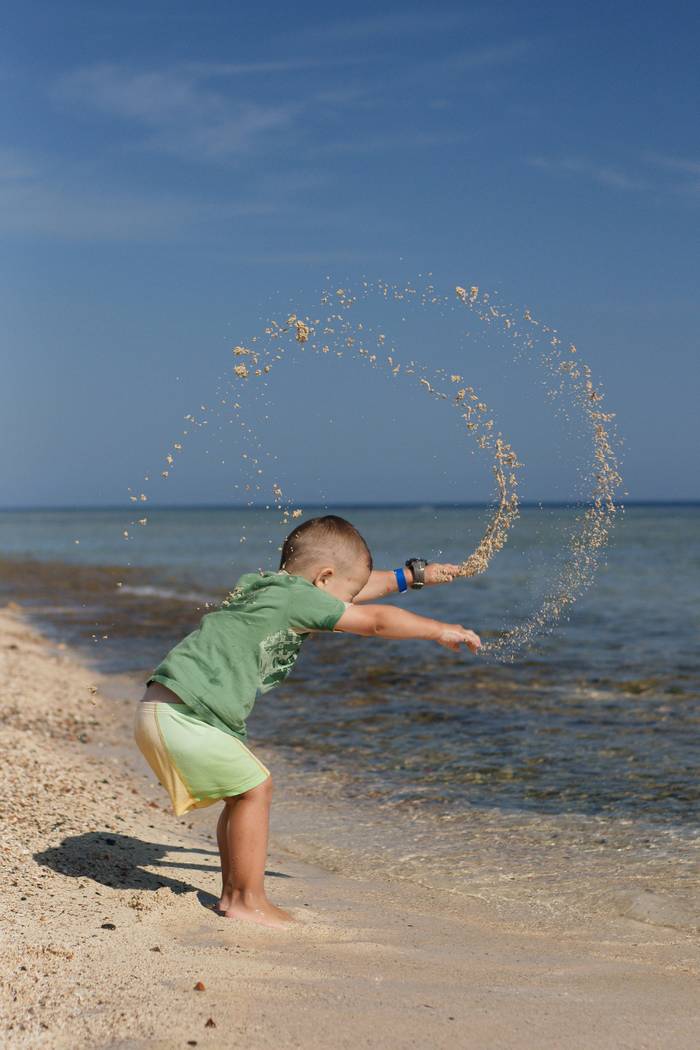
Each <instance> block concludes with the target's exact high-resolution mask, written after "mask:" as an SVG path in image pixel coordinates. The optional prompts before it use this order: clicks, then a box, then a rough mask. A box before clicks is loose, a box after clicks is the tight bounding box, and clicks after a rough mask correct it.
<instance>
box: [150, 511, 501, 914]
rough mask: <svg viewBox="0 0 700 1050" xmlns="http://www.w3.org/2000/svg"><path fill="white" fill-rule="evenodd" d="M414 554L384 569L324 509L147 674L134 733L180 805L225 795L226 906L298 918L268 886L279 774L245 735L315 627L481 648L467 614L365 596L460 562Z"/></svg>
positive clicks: (450, 569) (440, 576)
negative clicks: (426, 612) (429, 612)
mask: <svg viewBox="0 0 700 1050" xmlns="http://www.w3.org/2000/svg"><path fill="white" fill-rule="evenodd" d="M406 566H407V570H406V571H404V570H403V569H396V570H393V571H389V572H382V571H377V570H373V564H372V555H371V553H370V550H369V547H368V546H367V544H366V542H365V541H364V539H363V538H362V536H361V535H360V533H359V532H358V531H357V529H356V528H355V527H354V526H353V525H351V524H350V522H349V521H346V520H345V519H344V518H339V517H336V516H335V515H332V514H329V515H326V516H325V517H321V518H312V519H310V520H309V521H306V522H304V523H302V524H301V525H299V526H297V528H295V529H294V530H293V531H292V532H291V533H290V534H289V536H288V537H287V539H286V540H285V542H284V546H283V548H282V556H281V558H280V568H279V570H278V571H277V572H272V571H268V572H260V573H253V572H249V573H245V574H244V575H243V576H241V577H240V579H239V580H238V583H237V585H236V587H235V588H234V590H233V591H232V592H231V593H230V594H229V596H228V598H227V599H226V600H225V601H224V602H223V603H222V608H221V609H219V610H217V611H215V612H210V613H207V614H206V615H204V616H203V617H202V619H201V621H200V625H199V627H198V628H197V629H196V630H195V631H193V632H192V633H191V634H189V635H187V636H186V637H185V638H183V639H182V641H181V642H179V643H178V644H177V645H176V646H175V647H174V648H173V649H171V650H170V652H169V653H168V654H167V656H166V657H165V658H164V659H163V660H162V661H161V663H160V664H159V665H158V666H157V667H156V668H155V670H154V671H153V673H152V674H151V675H150V676H149V678H148V679H147V683H146V692H145V693H144V696H143V699H142V700H141V702H140V703H139V704H138V705H137V711H136V716H135V721H134V738H135V740H136V743H137V744H138V746H139V748H140V750H141V751H142V753H143V755H144V756H145V758H146V760H147V761H148V763H149V765H150V766H151V768H152V769H153V771H154V773H155V774H156V776H157V777H158V780H159V781H160V783H161V784H162V785H163V787H165V788H166V790H167V791H168V793H169V794H170V798H171V801H172V804H173V810H174V812H175V814H176V816H181V815H182V814H183V813H186V812H187V811H188V810H189V809H193V808H199V807H202V806H209V805H211V804H212V803H214V802H217V801H222V802H223V803H224V808H223V810H222V811H221V815H220V816H219V821H218V824H217V828H216V834H217V842H218V846H219V854H220V857H221V880H222V889H221V897H220V899H219V902H218V904H217V905H216V910H218V912H219V913H220V914H221V915H224V916H226V917H227V918H235V919H246V920H249V921H252V922H257V923H261V924H262V925H264V926H283V925H286V924H287V923H289V922H293V921H294V920H293V918H292V916H291V915H290V914H289V913H288V912H285V911H283V910H282V909H281V908H277V907H275V906H274V905H273V904H272V903H271V902H270V901H269V900H268V899H267V896H266V894H265V888H264V875H265V860H266V857H267V837H268V824H269V813H270V800H271V792H272V781H271V779H270V773H269V770H268V769H267V768H266V767H265V766H264V765H263V764H262V762H260V761H259V759H257V758H256V757H255V755H254V754H253V753H252V751H249V750H248V748H247V747H246V745H245V743H244V740H245V739H246V726H245V719H246V717H247V715H248V714H249V712H250V710H251V708H252V706H253V703H254V702H255V697H256V693H257V692H261V693H265V692H267V691H268V690H269V689H272V688H273V686H275V685H277V684H278V682H280V681H281V680H282V679H283V678H285V677H286V676H287V674H288V673H289V671H290V670H291V668H292V666H293V664H294V662H295V660H296V658H297V656H298V654H299V650H300V648H301V645H302V642H303V641H304V639H305V638H306V637H308V635H309V634H310V633H311V632H313V631H346V632H349V633H350V634H358V635H361V636H362V637H370V638H372V637H379V638H424V639H427V640H430V641H435V642H437V643H438V644H439V645H443V646H445V648H447V649H453V650H455V651H457V650H459V647H460V645H461V644H462V643H463V642H464V643H465V644H466V645H467V646H468V647H469V649H471V651H472V652H474V653H475V652H477V650H478V649H479V646H480V645H481V641H480V639H479V637H478V635H476V634H474V632H473V631H469V630H467V629H466V628H464V627H462V626H461V625H460V624H449V623H441V622H440V621H439V620H431V619H429V618H428V617H425V616H417V615H416V614H414V613H411V612H408V611H407V610H405V609H397V608H395V607H394V606H389V605H363V604H361V603H364V602H371V601H372V600H373V599H375V598H382V597H384V596H385V595H387V594H390V593H392V592H395V591H397V590H400V591H402V592H403V591H405V590H406V589H407V586H408V585H410V586H412V587H416V588H417V587H421V586H423V585H424V584H434V583H442V582H445V583H447V582H449V581H450V580H452V578H453V576H454V575H456V574H457V573H458V571H459V566H458V565H440V564H437V563H432V564H430V565H428V564H427V563H426V562H425V561H424V560H423V559H420V558H413V559H410V560H409V561H407V562H406Z"/></svg>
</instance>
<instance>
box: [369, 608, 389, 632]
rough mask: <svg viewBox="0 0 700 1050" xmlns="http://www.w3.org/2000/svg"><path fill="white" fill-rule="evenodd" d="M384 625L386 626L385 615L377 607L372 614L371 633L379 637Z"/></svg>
mask: <svg viewBox="0 0 700 1050" xmlns="http://www.w3.org/2000/svg"><path fill="white" fill-rule="evenodd" d="M385 627H386V616H385V615H384V610H383V609H381V608H379V609H377V610H376V612H374V614H373V616H372V635H373V636H374V637H375V638H376V637H381V634H382V632H383V630H384V628H385Z"/></svg>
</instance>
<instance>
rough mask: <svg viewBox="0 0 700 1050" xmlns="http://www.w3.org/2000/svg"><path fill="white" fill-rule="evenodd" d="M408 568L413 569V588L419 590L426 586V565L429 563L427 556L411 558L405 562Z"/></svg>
mask: <svg viewBox="0 0 700 1050" xmlns="http://www.w3.org/2000/svg"><path fill="white" fill-rule="evenodd" d="M404 564H405V565H406V568H407V569H410V570H411V574H412V576H413V583H412V584H411V589H412V590H414V591H419V590H420V588H421V587H424V586H425V567H426V565H427V564H428V563H427V561H426V560H425V558H409V559H408V561H406V562H405V563H404Z"/></svg>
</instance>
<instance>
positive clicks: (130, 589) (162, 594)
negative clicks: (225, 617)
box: [117, 583, 220, 605]
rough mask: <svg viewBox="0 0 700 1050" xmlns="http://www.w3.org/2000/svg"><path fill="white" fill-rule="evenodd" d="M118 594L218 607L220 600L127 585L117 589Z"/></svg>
mask: <svg viewBox="0 0 700 1050" xmlns="http://www.w3.org/2000/svg"><path fill="white" fill-rule="evenodd" d="M117 590H118V592H119V593H120V594H136V595H138V596H139V597H141V598H167V599H169V600H172V599H174V600H175V601H177V602H197V603H198V604H200V605H219V604H220V600H219V599H218V598H216V597H214V596H213V595H211V594H198V593H197V591H174V590H171V589H170V588H169V587H152V586H150V585H144V586H142V587H139V586H136V585H133V586H132V585H131V584H128V583H124V584H122V586H121V587H117Z"/></svg>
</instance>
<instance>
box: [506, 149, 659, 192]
mask: <svg viewBox="0 0 700 1050" xmlns="http://www.w3.org/2000/svg"><path fill="white" fill-rule="evenodd" d="M527 163H528V164H529V165H530V166H531V167H533V168H539V169H540V170H542V171H548V172H552V173H553V174H557V173H559V174H566V175H578V176H580V177H583V178H586V179H588V180H589V181H592V182H597V183H599V184H600V185H602V186H610V187H613V188H614V189H618V190H643V189H647V188H648V182H647V181H645V180H644V179H641V178H639V177H638V176H636V175H630V174H629V173H628V172H626V171H623V170H622V169H621V168H618V167H615V166H613V165H609V164H600V163H596V162H595V161H591V160H588V159H586V158H583V157H545V156H535V157H528V158H527Z"/></svg>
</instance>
